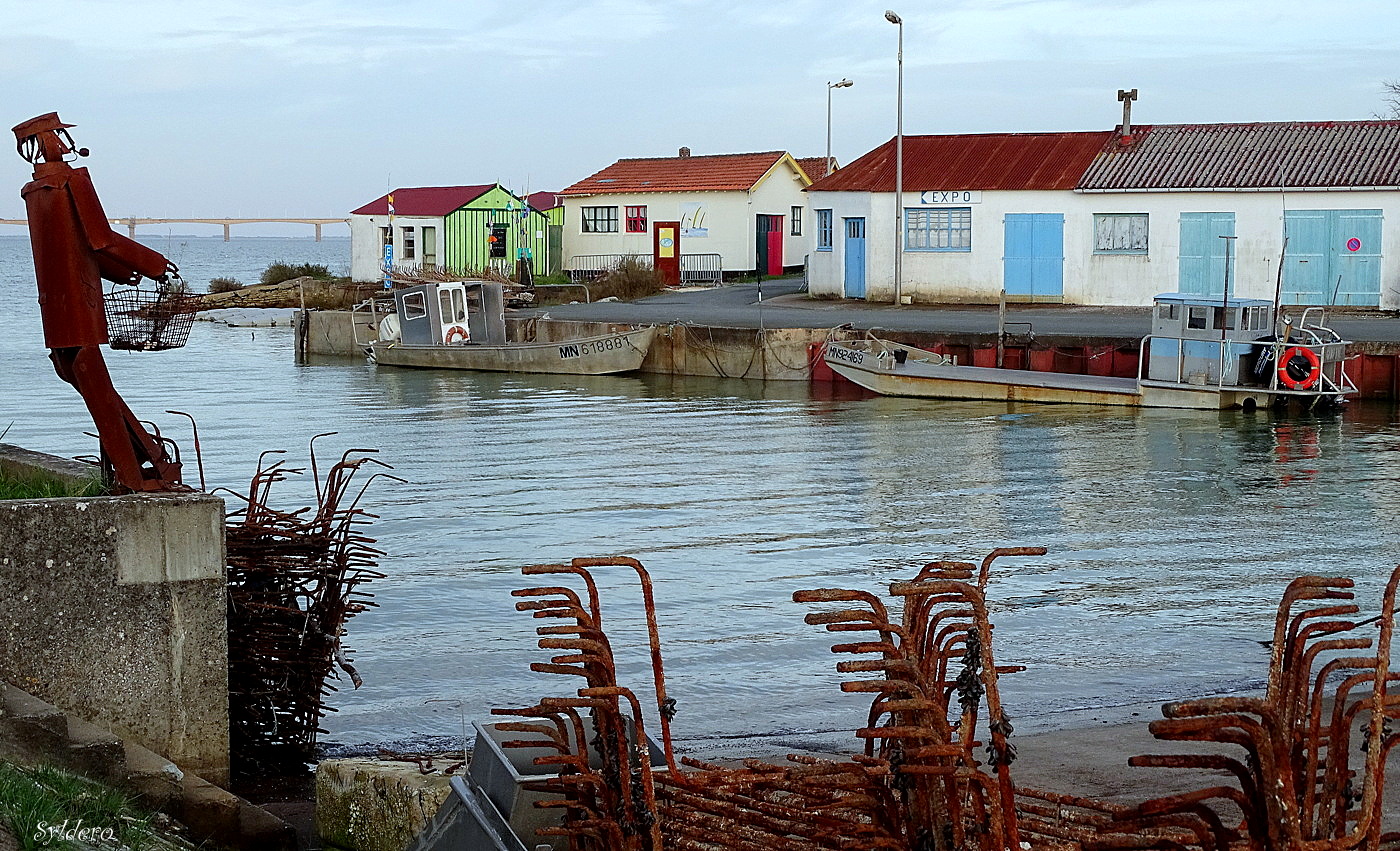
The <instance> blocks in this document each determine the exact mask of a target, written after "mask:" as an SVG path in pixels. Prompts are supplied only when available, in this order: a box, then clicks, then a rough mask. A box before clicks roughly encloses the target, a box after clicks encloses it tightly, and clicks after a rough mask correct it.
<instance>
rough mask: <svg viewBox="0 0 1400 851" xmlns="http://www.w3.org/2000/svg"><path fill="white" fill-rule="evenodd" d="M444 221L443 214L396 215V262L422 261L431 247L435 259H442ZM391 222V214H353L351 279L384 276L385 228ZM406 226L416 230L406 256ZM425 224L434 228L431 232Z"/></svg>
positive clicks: (375, 279) (351, 223)
mask: <svg viewBox="0 0 1400 851" xmlns="http://www.w3.org/2000/svg"><path fill="white" fill-rule="evenodd" d="M445 222H446V219H444V218H443V217H441V216H394V265H395V266H419V265H422V263H423V259H424V253H425V251H427V250H428V249H433V251H434V258H435V259H434V262H436V263H441V262H442V257H443V238H444V233H445V232H446V231H445ZM388 225H389V217H388V215H377V216H365V215H352V216H351V217H350V280H352V281H355V282H357V283H366V282H371V281H381V280H383V279H384V241H383V229H384V228H385V227H388ZM405 228H411V229H412V231H413V256H412V257H408V256H406V250H407V248H408V245H407V244H406V241H405V239H404V229H405ZM425 228H431V229H433V231H432V235H431V236H428V235H427V234H425V233H424V229H425ZM425 240H429V241H425Z"/></svg>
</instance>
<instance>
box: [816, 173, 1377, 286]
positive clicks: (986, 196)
mask: <svg viewBox="0 0 1400 851" xmlns="http://www.w3.org/2000/svg"><path fill="white" fill-rule="evenodd" d="M806 194H807V195H808V198H809V203H808V206H809V207H810V208H811V211H810V216H811V227H810V229H809V231H808V233H809V237H808V238H809V239H810V240H811V243H810V244H811V245H812V246H813V247H812V248H811V249H810V250H811V260H810V263H809V281H810V291H811V293H812V294H813V295H818V296H828V297H843V296H846V295H847V293H846V292H845V289H844V283H845V272H846V269H845V259H846V258H845V250H846V239H845V229H844V224H845V220H846V219H849V218H863V219H864V220H865V221H864V227H865V242H864V251H865V264H864V266H865V298H866V299H867V300H869V301H880V302H883V301H891V300H892V299H893V294H894V251H895V246H896V242H895V233H894V225H893V223H894V215H895V210H894V197H893V194H892V193H888V192H886V193H870V192H831V191H815V192H808V193H806ZM934 194H935V193H920V192H906V193H904V207H905V209H907V210H928V209H946V208H966V209H970V211H971V247H970V250H967V251H947V250H945V251H914V250H905V251H904V252H903V258H902V266H903V268H902V274H901V283H902V286H901V289H902V292H903V294H904V295H908V296H912V297H913V300H914V301H915V302H926V303H929V302H984V303H985V302H995V301H997V299H998V297H999V294H1000V291H1001V289H1002V287H1003V285H1004V281H1005V273H1004V268H1005V266H1004V257H1005V247H1006V240H1005V236H1004V234H1005V230H1004V227H1005V217H1006V215H1007V214H1012V213H1052V214H1062V215H1063V216H1064V237H1063V252H1064V253H1063V257H1064V259H1063V265H1062V272H1063V293H1062V298H1061V299H1060V300H1062V301H1063V302H1065V303H1067V304H1100V305H1148V304H1151V303H1152V298H1153V296H1155V295H1157V294H1158V293H1164V292H1177V291H1178V290H1179V269H1180V265H1179V260H1180V257H1179V253H1180V252H1179V249H1180V247H1181V237H1180V234H1181V216H1182V214H1183V213H1232V214H1233V215H1234V233H1235V236H1236V239H1235V240H1234V241H1233V242H1234V248H1233V254H1234V261H1233V263H1232V266H1231V287H1230V289H1231V292H1232V294H1234V295H1237V296H1241V297H1252V298H1262V299H1268V300H1272V299H1273V297H1274V289H1275V282H1276V280H1277V276H1278V274H1279V262H1280V257H1281V255H1282V253H1283V247H1284V246H1283V234H1284V211H1285V210H1288V211H1301V210H1380V211H1381V213H1382V221H1383V222H1384V223H1390V222H1400V192H1397V191H1394V190H1368V189H1322V190H1289V191H1288V192H1286V193H1280V192H1279V191H1277V190H1273V191H1254V190H1218V191H1153V192H1145V191H1126V192H1118V191H1115V192H1085V191H1071V190H1026V191H983V192H977V193H971V194H972V195H973V196H975V199H976V200H975V201H972V202H971V203H933V204H927V203H923V202H924V201H925V200H932V199H931V198H930V197H929V196H932V195H934ZM822 209H829V210H831V211H832V240H831V243H832V244H831V247H830V248H829V249H825V248H818V247H816V240H817V225H816V211H818V210H822ZM1106 213H1127V214H1146V216H1147V228H1148V244H1147V251H1146V253H1145V254H1106V253H1095V250H1094V247H1095V244H1094V227H1095V225H1094V221H1095V215H1096V214H1106ZM1392 232H1393V230H1392V226H1390V225H1388V224H1387V225H1386V226H1385V229H1384V231H1383V239H1382V240H1381V242H1382V243H1383V244H1382V245H1380V246H1369V245H1368V246H1367V250H1368V251H1374V252H1375V253H1377V254H1378V255H1379V256H1378V257H1376V258H1375V261H1374V262H1377V263H1379V264H1380V266H1381V270H1380V307H1381V308H1382V309H1388V310H1395V309H1400V249H1397V248H1396V246H1395V245H1394V242H1395V240H1394V238H1393V236H1392V235H1391V234H1392ZM1294 247H1295V248H1296V245H1294ZM1290 262H1299V261H1296V260H1294V261H1290Z"/></svg>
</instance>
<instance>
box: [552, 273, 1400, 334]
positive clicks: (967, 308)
mask: <svg viewBox="0 0 1400 851" xmlns="http://www.w3.org/2000/svg"><path fill="white" fill-rule="evenodd" d="M798 287H799V284H798V283H797V282H795V281H787V280H776V281H769V282H767V283H765V284H763V301H762V302H760V301H759V298H758V290H759V285H757V284H732V285H729V286H724V287H718V288H715V289H707V290H690V291H686V292H670V293H662V294H661V295H655V296H651V297H650V298H644V299H640V300H638V301H635V302H602V303H597V304H568V305H556V306H553V307H545V308H538V309H536V310H535V311H530V312H533V313H538V314H540V315H543V314H548V315H549V316H550V317H552V318H554V319H578V320H591V321H599V322H637V323H648V322H651V323H658V324H664V323H671V322H682V323H687V322H688V323H692V324H695V325H713V326H716V327H724V328H758V327H760V326H762V327H765V328H833V327H835V326H838V325H847V324H849V325H851V326H853V327H855V328H857V329H861V330H866V329H876V328H879V329H885V330H890V331H914V332H928V333H935V334H995V333H996V330H997V309H996V307H995V306H981V305H912V306H907V307H894V306H893V305H876V304H870V303H868V302H864V301H848V300H842V301H828V300H819V299H811V298H808V297H807V296H806V295H805V294H803V293H799V292H798V291H797V290H798ZM1149 312H1150V311H1149V309H1148V308H1145V307H1083V306H1078V305H1028V304H1013V305H1007V311H1006V313H1007V322H1008V323H1011V322H1022V323H1025V322H1029V323H1031V326H1032V328H1033V329H1034V331H1035V335H1036V337H1123V338H1129V339H1137V338H1140V337H1142V336H1144V335H1146V334H1147V333H1148V328H1149V325H1150V317H1149ZM1330 324H1331V325H1332V327H1333V328H1334V329H1336V330H1337V332H1338V333H1339V334H1341V335H1342V336H1343V337H1346V338H1347V339H1350V340H1355V341H1358V342H1385V343H1394V342H1400V319H1397V318H1396V317H1395V315H1393V314H1390V313H1379V312H1374V313H1360V312H1358V313H1348V314H1343V315H1337V316H1334V317H1333V318H1332V320H1331V323H1330ZM1009 330H1011V331H1013V332H1020V331H1023V330H1024V326H1014V327H1012V328H1010V329H1009Z"/></svg>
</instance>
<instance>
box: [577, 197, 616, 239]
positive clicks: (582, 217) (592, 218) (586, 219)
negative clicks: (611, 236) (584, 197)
mask: <svg viewBox="0 0 1400 851" xmlns="http://www.w3.org/2000/svg"><path fill="white" fill-rule="evenodd" d="M599 211H610V212H608V213H605V214H603V215H602V216H601V218H600V216H599ZM600 223H601V224H604V225H608V224H611V225H612V227H611V228H599V227H598V225H599V224H600ZM579 228H580V230H579V232H580V233H617V232H618V231H617V229H618V220H617V205H616V204H611V205H602V206H597V207H580V208H579Z"/></svg>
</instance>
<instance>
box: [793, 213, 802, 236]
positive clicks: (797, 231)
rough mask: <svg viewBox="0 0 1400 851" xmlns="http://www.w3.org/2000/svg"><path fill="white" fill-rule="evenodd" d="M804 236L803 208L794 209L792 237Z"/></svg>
mask: <svg viewBox="0 0 1400 851" xmlns="http://www.w3.org/2000/svg"><path fill="white" fill-rule="evenodd" d="M801 235H802V208H801V207H793V208H792V236H801Z"/></svg>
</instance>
